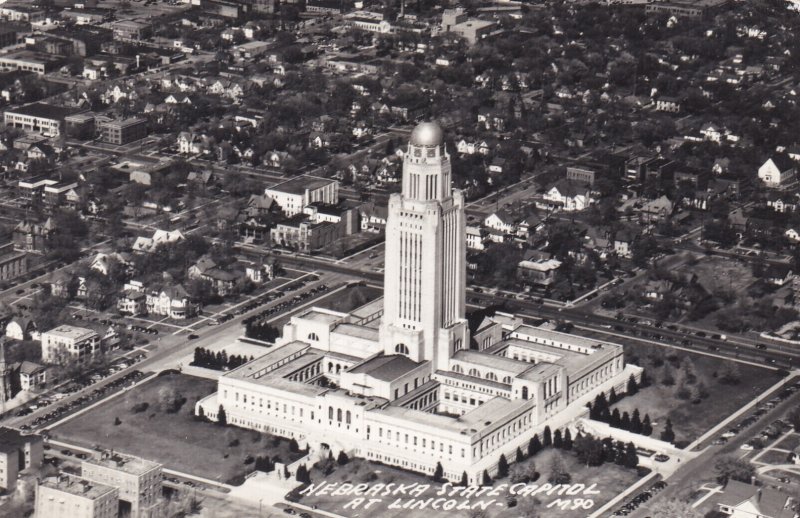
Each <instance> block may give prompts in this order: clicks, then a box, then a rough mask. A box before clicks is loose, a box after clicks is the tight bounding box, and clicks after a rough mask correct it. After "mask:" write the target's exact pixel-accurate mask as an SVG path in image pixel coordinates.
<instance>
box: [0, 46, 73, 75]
mask: <svg viewBox="0 0 800 518" xmlns="http://www.w3.org/2000/svg"><path fill="white" fill-rule="evenodd" d="M62 63H63V59H61V58H56V57H53V56H51V55H49V54H43V53H40V52H33V51H30V50H21V51H18V52H12V53H10V54H5V55H3V56H0V71H2V72H9V71H15V70H21V71H23V72H35V73H37V74H39V75H44V74H46V73H47V72H52V71H53V70H55V69H57V68H58V67H59V66H61V64H62Z"/></svg>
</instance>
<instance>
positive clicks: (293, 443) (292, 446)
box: [289, 439, 300, 453]
mask: <svg viewBox="0 0 800 518" xmlns="http://www.w3.org/2000/svg"><path fill="white" fill-rule="evenodd" d="M289 451H290V452H292V453H297V452H298V451H300V445H298V444H297V441H296V440H295V439H291V440H290V441H289Z"/></svg>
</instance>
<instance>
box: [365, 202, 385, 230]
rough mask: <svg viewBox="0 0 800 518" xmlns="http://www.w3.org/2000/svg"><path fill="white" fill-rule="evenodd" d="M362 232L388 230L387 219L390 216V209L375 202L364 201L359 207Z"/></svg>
mask: <svg viewBox="0 0 800 518" xmlns="http://www.w3.org/2000/svg"><path fill="white" fill-rule="evenodd" d="M358 212H359V217H360V219H361V231H362V232H383V231H384V230H386V219H387V218H388V216H389V209H388V207H386V206H383V205H375V204H374V203H372V202H370V203H364V204H362V205H361V206H360V207H359V209H358Z"/></svg>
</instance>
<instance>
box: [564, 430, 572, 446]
mask: <svg viewBox="0 0 800 518" xmlns="http://www.w3.org/2000/svg"><path fill="white" fill-rule="evenodd" d="M562 448H563V449H565V450H571V449H572V432H571V431H570V430H569V428H567V429H566V430H565V431H564V445H563V446H562Z"/></svg>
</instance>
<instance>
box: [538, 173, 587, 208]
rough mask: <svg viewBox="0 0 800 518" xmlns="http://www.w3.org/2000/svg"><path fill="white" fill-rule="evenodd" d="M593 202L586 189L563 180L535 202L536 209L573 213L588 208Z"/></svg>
mask: <svg viewBox="0 0 800 518" xmlns="http://www.w3.org/2000/svg"><path fill="white" fill-rule="evenodd" d="M593 202H594V199H593V198H592V196H591V193H590V191H589V189H588V188H587V187H585V186H583V185H581V184H579V183H575V182H571V181H569V180H567V179H565V178H564V179H561V180H559V181H557V182H556V183H555V184H554V185H553V186H552V187H550V189H548V190H547V192H546V193H545V194H544V195H543V196H542V197H541V199H540V200H538V201H537V207H539V208H543V209H547V210H561V211H564V212H574V211H580V210H584V209H586V208H588V207H589V205H591V204H592V203H593Z"/></svg>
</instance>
